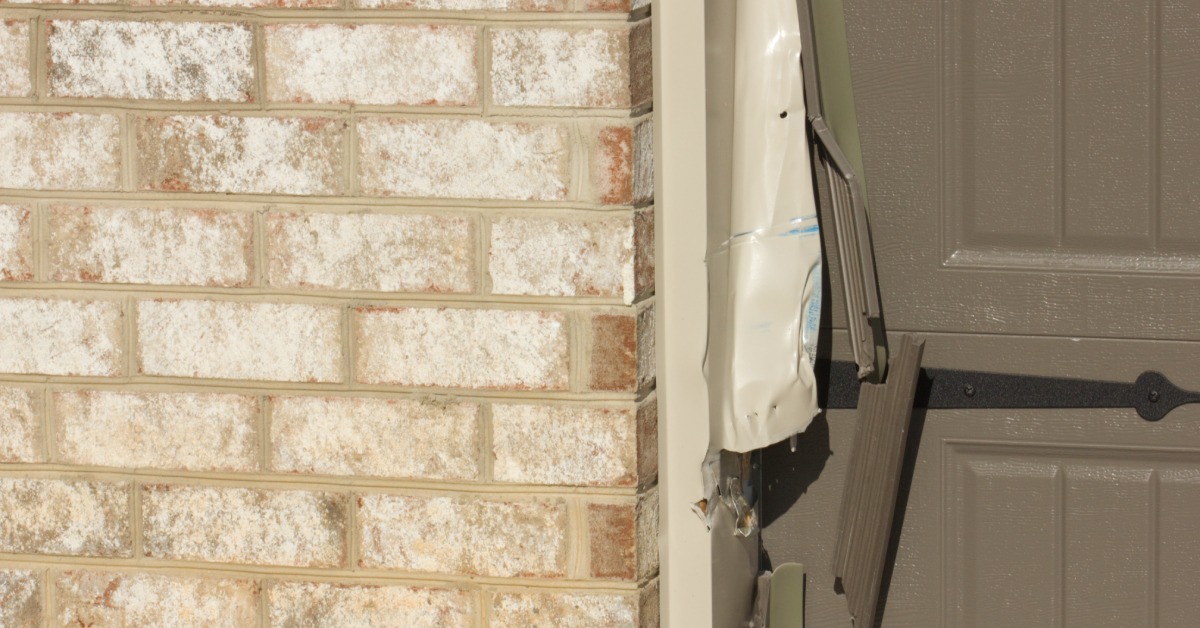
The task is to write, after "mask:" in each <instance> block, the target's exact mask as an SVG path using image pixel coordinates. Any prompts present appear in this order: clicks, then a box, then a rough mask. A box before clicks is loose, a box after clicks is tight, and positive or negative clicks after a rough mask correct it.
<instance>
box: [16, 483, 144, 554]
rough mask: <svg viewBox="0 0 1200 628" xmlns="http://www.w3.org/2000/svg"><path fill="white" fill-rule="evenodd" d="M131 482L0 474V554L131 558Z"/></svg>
mask: <svg viewBox="0 0 1200 628" xmlns="http://www.w3.org/2000/svg"><path fill="white" fill-rule="evenodd" d="M132 551H133V550H132V538H131V534H130V528H129V485H128V484H126V483H123V482H120V483H113V482H82V481H67V480H42V479H19V478H0V552H11V553H15V554H69V555H73V556H100V557H110V558H111V557H129V556H130V555H131V554H132Z"/></svg>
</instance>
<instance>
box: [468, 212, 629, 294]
mask: <svg viewBox="0 0 1200 628" xmlns="http://www.w3.org/2000/svg"><path fill="white" fill-rule="evenodd" d="M634 249H635V244H634V226H633V221H632V220H631V216H630V215H624V216H611V217H604V218H586V219H580V218H548V217H530V218H502V219H499V220H495V221H493V222H492V236H491V248H490V253H489V266H488V269H489V273H490V274H491V278H492V292H493V293H495V294H524V295H548V296H594V297H620V298H622V299H623V300H624V301H625V302H626V303H632V302H633V299H634V297H635V293H636V286H635V281H634V280H635V274H634Z"/></svg>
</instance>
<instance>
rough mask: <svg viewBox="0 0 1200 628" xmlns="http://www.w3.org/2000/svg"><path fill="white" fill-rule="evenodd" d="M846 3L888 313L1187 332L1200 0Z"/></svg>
mask: <svg viewBox="0 0 1200 628" xmlns="http://www.w3.org/2000/svg"><path fill="white" fill-rule="evenodd" d="M897 6H899V7H903V8H904V10H903V11H897V10H896V8H897ZM846 10H847V14H848V15H847V18H848V19H847V28H848V30H849V39H850V44H851V46H850V49H851V54H852V56H853V62H854V70H855V77H854V78H855V89H856V95H857V99H856V100H857V103H858V108H859V114H860V115H859V122H860V126H861V127H862V143H863V151H864V154H865V160H866V168H867V174H868V176H869V177H870V178H871V179H872V180H877V179H878V180H880V181H881V183H880V184H879V185H874V186H872V189H871V194H872V197H871V208H872V222H873V227H874V233H875V240H876V246H877V249H878V256H879V257H880V259H881V264H880V277H881V283H882V289H883V292H884V295H883V296H884V308H885V311H886V313H887V315H888V322H889V326H891V327H893V328H904V329H926V330H939V331H940V330H953V331H971V332H984V333H1007V334H1011V333H1021V334H1053V335H1094V336H1111V337H1136V338H1180V339H1185V338H1194V337H1195V328H1194V325H1191V324H1190V321H1184V320H1182V319H1181V318H1179V317H1178V316H1177V314H1176V313H1177V312H1180V311H1189V310H1190V311H1197V309H1198V308H1200V282H1197V281H1195V279H1196V278H1197V277H1198V276H1200V211H1197V206H1200V177H1196V176H1194V164H1195V163H1198V162H1200V80H1196V78H1195V77H1196V76H1200V4H1198V3H1197V2H1195V0H1188V1H1183V0H1119V1H1118V0H1110V1H1107V2H1095V1H1091V0H1058V1H1055V2H1044V1H1042V0H1012V1H1006V2H984V1H983V0H945V1H942V2H917V1H916V0H908V1H905V2H899V3H895V5H893V3H877V2H865V1H864V0H848V1H847V2H846ZM914 234H922V236H923V238H924V245H922V246H914V245H913V244H914V242H913V241H912V240H911V238H912V237H913V235H914ZM980 271H986V272H980ZM1131 318H1133V319H1136V320H1137V321H1138V324H1136V325H1133V324H1130V322H1129V321H1130V319H1131Z"/></svg>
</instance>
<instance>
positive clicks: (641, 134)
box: [633, 118, 654, 204]
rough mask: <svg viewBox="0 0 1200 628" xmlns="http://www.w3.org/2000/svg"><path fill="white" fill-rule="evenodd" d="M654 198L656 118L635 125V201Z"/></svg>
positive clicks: (642, 201)
mask: <svg viewBox="0 0 1200 628" xmlns="http://www.w3.org/2000/svg"><path fill="white" fill-rule="evenodd" d="M653 200H654V118H647V119H646V120H645V121H643V122H641V123H640V124H638V125H637V126H635V127H633V202H634V203H635V204H636V203H649V202H650V201H653Z"/></svg>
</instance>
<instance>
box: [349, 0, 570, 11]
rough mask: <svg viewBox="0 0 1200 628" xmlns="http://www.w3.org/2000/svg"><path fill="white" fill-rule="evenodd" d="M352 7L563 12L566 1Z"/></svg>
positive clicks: (437, 0)
mask: <svg viewBox="0 0 1200 628" xmlns="http://www.w3.org/2000/svg"><path fill="white" fill-rule="evenodd" d="M354 6H355V7H357V8H360V9H430V10H439V11H564V10H566V8H567V0H354Z"/></svg>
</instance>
